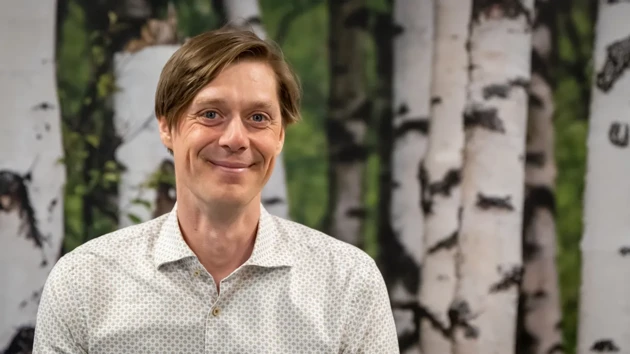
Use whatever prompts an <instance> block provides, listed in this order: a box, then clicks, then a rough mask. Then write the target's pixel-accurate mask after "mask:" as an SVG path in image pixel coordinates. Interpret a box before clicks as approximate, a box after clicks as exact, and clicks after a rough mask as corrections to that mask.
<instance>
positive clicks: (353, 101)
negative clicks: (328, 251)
mask: <svg viewBox="0 0 630 354" xmlns="http://www.w3.org/2000/svg"><path fill="white" fill-rule="evenodd" d="M364 10H365V0H348V1H330V2H329V3H328V12H329V35H328V36H329V38H328V44H329V63H330V64H329V65H330V93H329V97H328V108H329V112H328V115H329V116H328V120H327V121H326V134H327V136H328V148H329V151H328V154H329V162H328V163H329V166H328V170H329V171H328V174H329V175H328V181H329V203H328V208H327V211H328V213H329V214H328V220H327V222H326V225H327V227H328V230H327V231H328V233H329V234H330V235H332V236H334V237H336V238H338V239H340V240H342V241H345V242H348V243H350V244H353V245H358V246H360V245H361V244H362V242H363V239H362V237H361V231H362V230H363V221H364V219H365V205H364V203H363V192H364V173H365V165H366V159H367V150H366V146H365V135H366V132H367V120H368V119H369V117H370V112H371V106H370V100H369V99H368V97H367V93H366V91H365V78H364V70H363V68H364V63H363V52H362V50H363V46H362V44H361V43H362V39H361V30H362V27H364V26H362V23H363V22H365V18H361V16H366V13H365V11H364Z"/></svg>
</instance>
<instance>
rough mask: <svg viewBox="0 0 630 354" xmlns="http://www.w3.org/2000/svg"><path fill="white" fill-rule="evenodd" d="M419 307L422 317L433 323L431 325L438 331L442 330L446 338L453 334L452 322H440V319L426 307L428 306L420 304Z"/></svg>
mask: <svg viewBox="0 0 630 354" xmlns="http://www.w3.org/2000/svg"><path fill="white" fill-rule="evenodd" d="M419 308H420V317H421V319H426V320H427V321H429V324H431V327H432V328H433V329H435V330H437V331H438V332H440V334H442V336H444V337H445V338H449V337H450V336H451V333H452V330H453V328H452V327H451V326H450V324H446V325H445V324H443V323H442V322H440V320H439V319H438V318H437V317H436V316H435V315H434V314H432V313H431V312H430V311H429V310H428V309H427V308H426V306H422V305H420V306H419Z"/></svg>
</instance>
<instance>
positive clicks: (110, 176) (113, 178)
mask: <svg viewBox="0 0 630 354" xmlns="http://www.w3.org/2000/svg"><path fill="white" fill-rule="evenodd" d="M103 181H104V182H118V181H119V176H118V174H117V173H114V172H105V173H103Z"/></svg>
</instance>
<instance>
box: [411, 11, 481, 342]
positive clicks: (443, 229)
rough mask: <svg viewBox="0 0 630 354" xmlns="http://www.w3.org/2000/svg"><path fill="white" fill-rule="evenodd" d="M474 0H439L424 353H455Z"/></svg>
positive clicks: (427, 189) (426, 200)
mask: <svg viewBox="0 0 630 354" xmlns="http://www.w3.org/2000/svg"><path fill="white" fill-rule="evenodd" d="M471 8H472V0H466V1H461V0H437V1H436V10H435V12H436V18H435V21H436V25H435V53H434V55H433V80H432V96H433V98H432V100H431V101H432V114H431V134H430V135H429V144H428V151H427V154H426V157H425V160H424V164H423V167H424V169H423V173H422V176H423V180H424V185H423V187H422V188H423V189H422V195H423V200H422V204H423V207H424V212H425V213H426V214H425V225H424V230H425V234H424V239H425V245H426V254H425V259H424V264H423V267H422V277H421V278H422V282H423V283H422V287H421V291H420V303H421V305H422V308H423V310H424V317H423V318H422V321H421V332H420V333H421V335H420V338H421V340H422V342H421V348H422V352H423V353H452V346H453V338H452V334H451V325H450V319H449V316H448V311H449V308H450V305H451V303H452V301H453V299H454V297H455V289H456V286H457V273H456V255H457V253H458V248H459V245H458V235H459V227H460V216H461V170H462V153H463V148H464V124H463V121H462V117H463V116H464V112H465V108H466V103H467V89H468V66H469V53H468V50H467V47H466V43H467V42H468V35H469V33H468V31H469V29H468V27H469V22H470V15H471Z"/></svg>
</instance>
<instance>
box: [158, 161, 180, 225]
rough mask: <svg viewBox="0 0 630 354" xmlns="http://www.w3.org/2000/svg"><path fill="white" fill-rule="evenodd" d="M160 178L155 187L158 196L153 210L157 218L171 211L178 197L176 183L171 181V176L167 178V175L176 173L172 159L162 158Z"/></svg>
mask: <svg viewBox="0 0 630 354" xmlns="http://www.w3.org/2000/svg"><path fill="white" fill-rule="evenodd" d="M159 174H160V177H164V178H160V179H159V181H158V183H157V186H156V188H155V192H156V196H155V209H154V210H153V217H154V218H157V217H158V216H161V215H164V214H166V213H168V212H170V211H171V210H172V209H173V207H174V206H175V202H176V199H177V196H176V192H175V185H174V184H173V183H169V182H170V181H171V179H170V178H166V177H167V176H173V177H174V174H175V165H174V164H173V161H171V160H166V159H165V160H162V162H161V163H160V167H159Z"/></svg>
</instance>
